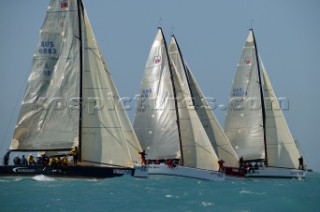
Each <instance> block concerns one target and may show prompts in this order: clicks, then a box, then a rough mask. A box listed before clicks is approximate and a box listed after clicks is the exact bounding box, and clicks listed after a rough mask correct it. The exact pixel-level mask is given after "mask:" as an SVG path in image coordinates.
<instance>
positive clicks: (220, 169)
mask: <svg viewBox="0 0 320 212" xmlns="http://www.w3.org/2000/svg"><path fill="white" fill-rule="evenodd" d="M218 164H219V170H218V171H219V172H220V171H222V169H223V164H224V160H222V159H220V160H219V161H218Z"/></svg>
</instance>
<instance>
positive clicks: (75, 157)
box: [71, 147, 78, 165]
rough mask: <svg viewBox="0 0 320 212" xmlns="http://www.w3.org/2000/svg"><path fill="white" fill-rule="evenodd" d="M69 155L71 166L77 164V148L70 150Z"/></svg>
mask: <svg viewBox="0 0 320 212" xmlns="http://www.w3.org/2000/svg"><path fill="white" fill-rule="evenodd" d="M71 155H72V156H73V165H77V164H78V147H74V148H73V149H72V150H71Z"/></svg>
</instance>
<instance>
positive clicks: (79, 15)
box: [77, 0, 84, 161]
mask: <svg viewBox="0 0 320 212" xmlns="http://www.w3.org/2000/svg"><path fill="white" fill-rule="evenodd" d="M77 4H78V24H79V40H80V45H79V50H80V52H79V57H80V60H79V62H80V64H79V73H80V74H79V78H80V84H79V89H80V90H79V107H80V108H79V132H78V133H79V135H78V139H79V141H78V142H79V144H78V155H79V161H81V138H82V102H83V99H82V74H83V73H82V72H83V64H82V63H83V58H82V57H83V55H82V53H83V49H82V26H81V24H82V21H81V20H83V12H84V11H83V4H82V1H81V0H77Z"/></svg>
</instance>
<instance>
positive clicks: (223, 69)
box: [0, 0, 320, 171]
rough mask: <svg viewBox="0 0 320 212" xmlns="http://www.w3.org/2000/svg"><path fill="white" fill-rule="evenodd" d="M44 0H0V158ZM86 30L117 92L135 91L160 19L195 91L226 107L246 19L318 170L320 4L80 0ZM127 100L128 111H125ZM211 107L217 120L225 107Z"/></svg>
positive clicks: (128, 93)
mask: <svg viewBox="0 0 320 212" xmlns="http://www.w3.org/2000/svg"><path fill="white" fill-rule="evenodd" d="M48 4H49V0H27V1H26V0H11V1H3V2H2V4H1V7H0V25H1V39H0V46H1V47H0V71H1V77H0V99H1V105H0V109H1V110H0V111H1V112H0V114H1V118H0V157H1V159H2V157H3V154H4V152H5V151H6V149H7V148H8V146H9V143H10V140H11V137H12V133H13V130H14V126H15V122H16V119H17V116H18V112H19V106H20V102H21V100H22V96H23V94H24V90H25V87H26V82H27V79H28V76H29V73H30V71H31V65H32V58H33V53H34V50H35V47H36V43H37V40H38V36H39V29H40V27H41V25H42V23H43V21H44V18H45V15H46V8H47V6H48ZM84 5H85V8H86V10H87V13H88V16H89V19H90V21H91V24H92V28H93V31H94V33H95V36H96V38H97V41H98V43H99V45H100V48H101V50H102V52H103V56H104V58H105V60H106V62H107V64H108V67H109V69H110V71H111V73H112V76H113V80H114V82H115V84H116V86H117V89H118V91H119V93H120V95H121V96H122V97H134V96H135V94H136V93H137V92H138V90H139V88H140V81H141V80H142V76H143V72H144V66H145V62H146V60H147V57H148V54H149V50H150V47H151V44H152V42H153V40H154V38H155V35H156V32H157V27H158V26H159V24H160V25H161V26H162V27H163V30H164V33H165V36H166V39H167V41H169V40H170V35H171V33H172V32H174V34H175V36H176V38H177V40H178V42H179V45H180V48H181V50H182V53H183V56H184V59H185V60H186V62H187V63H188V65H189V66H190V67H191V69H192V71H193V73H194V75H195V77H196V78H197V80H198V82H199V84H200V86H201V88H202V91H203V93H204V94H205V95H206V96H207V97H213V98H215V100H216V101H215V103H216V104H217V105H227V102H228V96H229V93H230V89H231V81H232V79H233V77H234V74H235V71H236V66H237V63H238V60H239V57H240V54H241V51H242V46H243V45H244V43H245V40H246V37H247V35H248V29H249V27H250V26H253V28H254V31H255V36H256V40H257V45H258V51H259V53H260V56H261V57H262V60H263V62H264V65H265V67H266V69H267V71H268V74H269V77H270V80H271V83H272V85H273V88H274V90H275V92H276V95H277V96H278V97H285V98H287V99H288V100H289V110H286V111H284V115H285V117H286V120H287V123H288V125H289V128H290V130H291V132H292V134H293V136H294V137H295V138H296V139H297V140H298V142H299V145H300V147H301V149H302V151H303V153H304V155H305V158H306V159H307V162H308V164H309V167H311V168H313V169H314V170H317V171H320V156H319V153H318V152H319V150H320V142H319V135H318V134H317V133H318V132H319V130H320V127H319V122H320V112H319V105H320V100H319V97H320V95H319V91H320V86H319V84H318V81H319V78H320V69H319V62H320V24H319V20H320V13H319V11H320V1H318V0H307V1H302V0H299V1H298V0H283V1H279V0H265V1H263V0H260V1H257V0H223V1H222V0H205V1H204V0H203V1H195V0H193V1H191V0H183V1H182V0H179V1H178V0H162V1H153V0H144V1H138V0H137V1H132V0H120V1H107V0H91V1H89V0H84ZM134 107H135V105H134V103H133V104H132V108H133V109H132V110H129V111H128V114H129V116H130V118H131V121H132V118H133V114H134ZM213 112H214V114H215V115H216V117H217V118H218V120H219V122H220V123H221V125H223V123H224V118H225V111H223V110H221V109H219V108H217V109H215V110H214V111H213Z"/></svg>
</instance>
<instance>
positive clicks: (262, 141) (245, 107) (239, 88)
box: [224, 29, 306, 178]
mask: <svg viewBox="0 0 320 212" xmlns="http://www.w3.org/2000/svg"><path fill="white" fill-rule="evenodd" d="M261 72H262V74H261ZM224 129H225V133H226V135H227V137H228V139H229V141H230V143H231V144H232V146H233V148H234V150H235V151H236V153H237V154H238V156H239V158H240V159H241V165H242V167H243V168H244V169H245V170H246V176H247V177H280V178H303V177H305V173H306V171H305V164H304V162H303V156H302V154H301V152H300V151H299V149H298V146H297V144H296V143H295V141H294V139H293V137H292V135H291V133H290V130H289V128H288V125H287V123H286V121H285V118H284V116H283V113H282V111H281V108H280V105H279V102H278V100H277V98H276V95H275V93H274V91H273V89H272V86H271V83H270V80H269V78H268V76H267V72H266V70H265V68H264V66H263V64H262V62H261V59H260V58H259V56H258V50H257V45H256V40H255V36H254V33H253V30H252V29H250V31H249V35H248V37H247V40H246V43H245V45H244V47H243V50H242V54H241V57H240V60H239V64H238V67H237V72H236V75H235V78H234V80H233V82H232V89H231V93H230V97H229V106H228V110H227V115H226V120H225V126H224Z"/></svg>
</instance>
